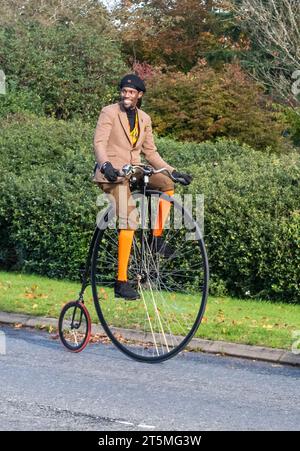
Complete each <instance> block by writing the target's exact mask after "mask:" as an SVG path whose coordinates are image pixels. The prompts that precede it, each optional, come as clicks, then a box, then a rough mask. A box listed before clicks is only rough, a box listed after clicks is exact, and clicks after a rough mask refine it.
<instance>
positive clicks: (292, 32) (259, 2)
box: [232, 0, 300, 106]
mask: <svg viewBox="0 0 300 451" xmlns="http://www.w3.org/2000/svg"><path fill="white" fill-rule="evenodd" d="M232 7H233V10H234V11H235V14H236V17H237V20H238V22H239V23H240V25H241V27H242V28H243V29H244V30H245V32H246V33H248V34H249V36H250V37H251V40H252V50H253V51H252V52H250V53H248V54H247V55H246V56H245V63H246V67H248V69H249V70H250V72H251V73H252V75H253V76H254V77H255V78H256V79H257V80H259V81H262V82H263V83H264V85H265V87H266V88H267V89H268V90H269V92H271V93H272V94H273V95H274V96H276V97H277V98H278V99H281V100H284V102H286V103H287V104H288V105H292V106H297V105H298V106H299V105H300V96H299V93H297V92H296V94H295V92H293V90H292V86H293V79H292V76H293V74H294V72H295V71H296V70H297V69H300V2H299V0H234V1H233V4H232Z"/></svg>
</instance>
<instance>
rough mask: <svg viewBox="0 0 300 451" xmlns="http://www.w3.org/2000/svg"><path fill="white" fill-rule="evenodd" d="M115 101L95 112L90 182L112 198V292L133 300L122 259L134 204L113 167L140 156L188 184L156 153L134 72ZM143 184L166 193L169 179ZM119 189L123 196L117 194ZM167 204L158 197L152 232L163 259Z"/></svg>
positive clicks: (169, 189)
mask: <svg viewBox="0 0 300 451" xmlns="http://www.w3.org/2000/svg"><path fill="white" fill-rule="evenodd" d="M119 87H120V101H119V102H118V103H114V104H112V105H108V106H106V107H104V108H103V109H102V111H101V113H100V116H99V119H98V122H97V126H96V131H95V136H94V150H95V156H96V161H97V170H96V173H95V177H94V181H95V182H96V183H98V185H99V186H100V188H101V189H102V190H103V191H104V192H106V193H109V194H111V195H112V196H113V198H114V200H115V205H116V213H117V216H118V219H119V242H118V275H117V280H116V281H115V296H116V297H121V298H125V299H137V298H138V297H139V294H138V292H137V291H136V290H135V289H134V288H133V287H132V286H131V285H130V283H129V282H128V280H127V269H128V261H129V256H130V252H131V247H132V241H133V236H134V230H135V229H136V227H137V223H135V222H134V223H133V222H132V221H130V219H129V217H130V213H131V212H132V211H133V209H134V207H133V206H132V202H130V196H131V191H130V187H129V183H128V180H126V179H123V178H120V177H118V175H117V174H118V170H120V169H121V168H122V167H123V166H124V165H125V164H133V165H134V164H141V154H143V155H144V157H145V159H146V160H147V162H148V163H149V164H150V165H151V166H153V167H154V168H155V169H161V168H163V167H164V168H167V169H169V171H170V172H171V173H172V176H173V177H174V179H175V180H176V179H177V178H178V179H184V180H185V181H186V184H187V185H188V184H189V183H190V182H191V176H189V175H187V174H181V173H179V172H177V171H176V170H175V169H174V168H173V167H172V166H170V165H169V164H168V163H167V162H166V161H164V160H163V158H162V157H161V156H160V155H159V153H158V152H157V148H156V146H155V143H154V138H153V133H152V125H151V118H150V116H149V115H148V114H146V113H145V112H144V111H142V110H141V109H140V106H141V101H142V97H143V95H144V93H145V92H146V87H145V83H144V81H143V80H142V79H141V78H140V77H138V76H137V75H135V74H128V75H125V77H123V78H122V80H121V82H120V85H119ZM149 188H151V189H157V190H159V191H163V192H164V193H166V194H168V195H170V196H172V195H173V194H174V182H173V181H172V180H171V179H170V177H168V176H166V175H164V174H154V175H152V176H151V177H150V182H149ZM124 191H125V196H126V197H125V200H126V199H127V202H125V203H124V202H120V198H121V196H122V194H124ZM169 209H170V203H169V202H167V201H165V200H162V199H161V200H160V204H159V208H158V218H157V223H156V224H157V225H156V226H155V229H154V230H153V249H155V251H156V252H159V253H161V254H162V255H164V256H165V257H167V256H168V254H170V252H171V251H172V250H171V249H169V248H168V246H167V245H165V243H164V241H163V238H162V233H163V226H164V224H165V221H166V219H167V216H168V213H169Z"/></svg>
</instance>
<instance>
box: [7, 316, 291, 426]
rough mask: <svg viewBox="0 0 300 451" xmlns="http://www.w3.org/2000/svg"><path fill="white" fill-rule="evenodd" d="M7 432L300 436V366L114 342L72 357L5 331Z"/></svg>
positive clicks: (45, 340)
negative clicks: (149, 356) (168, 353)
mask: <svg viewBox="0 0 300 451" xmlns="http://www.w3.org/2000/svg"><path fill="white" fill-rule="evenodd" d="M0 330H1V331H2V332H4V333H5V335H6V344H7V346H6V354H5V355H0V386H1V394H0V430H36V431H37V430H95V431H126V430H137V431H139V430H141V431H156V430H161V431H199V430H201V431H209V430H214V431H215V430H217V431H220V430H299V429H300V391H299V382H300V369H299V368H295V367H290V366H282V365H274V364H273V365H272V364H270V363H263V362H253V361H249V360H242V359H236V358H234V359H233V358H228V357H222V356H213V355H209V354H202V353H187V352H185V353H183V354H181V355H180V356H177V357H175V358H173V359H172V360H170V361H167V362H165V363H162V364H156V365H149V364H143V363H138V362H135V361H132V360H130V359H128V358H127V357H126V356H124V355H123V354H122V353H120V352H119V351H118V350H117V349H115V348H114V347H113V346H111V345H104V344H93V345H89V346H88V347H87V348H86V349H85V350H84V351H83V352H82V353H80V354H71V353H69V352H67V351H66V350H65V349H64V348H63V347H62V345H61V344H60V342H59V341H57V340H53V339H51V338H50V336H49V335H48V334H47V333H43V332H39V331H36V330H30V329H13V328H10V327H7V326H1V325H0Z"/></svg>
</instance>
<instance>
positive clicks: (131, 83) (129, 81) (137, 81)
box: [120, 74, 146, 92]
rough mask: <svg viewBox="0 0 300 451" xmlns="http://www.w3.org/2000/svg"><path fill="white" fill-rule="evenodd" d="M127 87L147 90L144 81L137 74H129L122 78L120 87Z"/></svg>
mask: <svg viewBox="0 0 300 451" xmlns="http://www.w3.org/2000/svg"><path fill="white" fill-rule="evenodd" d="M125 87H127V88H132V89H136V90H137V91H143V92H146V86H145V83H144V81H143V80H142V79H141V78H140V77H138V76H137V75H135V74H127V75H125V77H123V78H122V80H121V81H120V89H123V88H125Z"/></svg>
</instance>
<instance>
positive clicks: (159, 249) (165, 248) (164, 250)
mask: <svg viewBox="0 0 300 451" xmlns="http://www.w3.org/2000/svg"><path fill="white" fill-rule="evenodd" d="M150 248H151V250H152V252H154V253H158V254H160V255H162V256H163V257H166V258H169V257H171V256H172V255H173V254H174V252H175V251H174V249H173V248H172V246H170V245H169V244H168V243H166V242H165V240H164V239H163V237H162V236H153V235H152V237H151V240H150Z"/></svg>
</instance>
